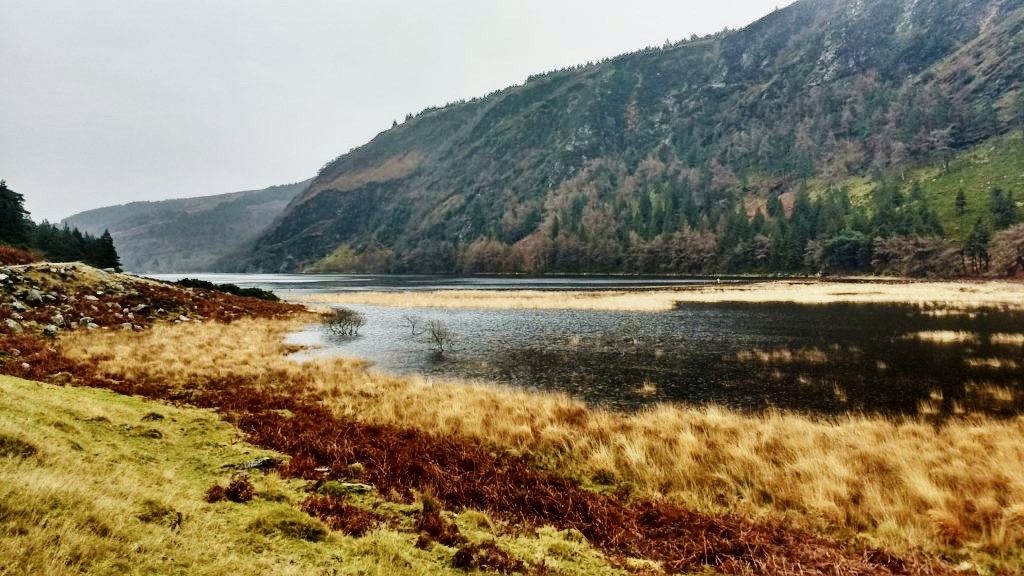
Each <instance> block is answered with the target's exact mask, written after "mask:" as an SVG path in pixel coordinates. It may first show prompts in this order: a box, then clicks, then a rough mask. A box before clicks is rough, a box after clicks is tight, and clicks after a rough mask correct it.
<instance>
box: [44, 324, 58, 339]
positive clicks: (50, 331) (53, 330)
mask: <svg viewBox="0 0 1024 576" xmlns="http://www.w3.org/2000/svg"><path fill="white" fill-rule="evenodd" d="M58 332H60V328H57V327H56V326H54V325H53V324H50V325H49V326H47V327H46V328H43V336H46V337H47V338H56V337H57V333H58Z"/></svg>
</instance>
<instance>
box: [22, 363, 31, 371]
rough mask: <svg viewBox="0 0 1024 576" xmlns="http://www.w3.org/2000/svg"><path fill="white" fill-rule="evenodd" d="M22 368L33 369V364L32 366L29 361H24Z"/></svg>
mask: <svg viewBox="0 0 1024 576" xmlns="http://www.w3.org/2000/svg"><path fill="white" fill-rule="evenodd" d="M21 369H22V370H31V369H32V366H30V365H29V363H28V362H22V363H21Z"/></svg>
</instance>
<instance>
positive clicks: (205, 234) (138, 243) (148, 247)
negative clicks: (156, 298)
mask: <svg viewBox="0 0 1024 576" xmlns="http://www.w3.org/2000/svg"><path fill="white" fill-rule="evenodd" d="M307 184H308V182H299V183H296V184H286V185H283V186H272V187H270V188H266V189H264V190H252V191H248V192H234V193H230V194H221V195H217V196H204V197H200V198H184V199H178V200H164V201H160V202H132V203H130V204H124V205H121V206H110V207H106V208H97V209H95V210H89V211H87V212H82V213H79V214H75V215H74V216H71V217H69V218H67V219H65V220H64V222H65V223H66V224H68V225H70V226H72V227H77V228H79V229H80V230H82V231H85V232H89V233H93V234H96V235H99V234H102V233H103V231H104V230H109V231H110V234H111V236H113V238H114V243H115V245H116V246H117V250H118V253H119V254H120V256H121V262H122V265H123V266H124V268H125V269H126V270H132V271H136V272H194V271H205V270H211V269H212V268H211V266H212V265H213V263H214V261H216V260H217V259H218V258H221V257H222V256H223V255H225V254H227V253H229V252H231V251H233V250H236V249H238V248H239V247H240V246H242V245H243V244H245V243H246V242H248V241H251V240H252V239H253V238H255V237H256V236H257V235H258V234H259V233H260V232H261V231H263V230H264V229H265V228H266V227H267V226H268V225H270V223H271V222H272V221H273V220H274V218H276V217H277V216H279V215H280V214H281V212H282V211H283V210H284V208H285V206H287V205H288V202H290V201H291V200H292V199H293V198H294V197H295V196H296V195H297V194H299V193H300V192H301V191H302V190H303V189H304V188H305V186H306V185H307Z"/></svg>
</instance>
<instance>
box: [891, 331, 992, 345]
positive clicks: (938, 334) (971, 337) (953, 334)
mask: <svg viewBox="0 0 1024 576" xmlns="http://www.w3.org/2000/svg"><path fill="white" fill-rule="evenodd" d="M902 338H903V339H905V340H920V341H922V342H932V343H934V344H963V343H965V342H977V341H978V339H979V337H978V335H977V334H975V333H974V332H963V331H955V330H926V331H924V332H912V333H910V334H905V335H903V336H902Z"/></svg>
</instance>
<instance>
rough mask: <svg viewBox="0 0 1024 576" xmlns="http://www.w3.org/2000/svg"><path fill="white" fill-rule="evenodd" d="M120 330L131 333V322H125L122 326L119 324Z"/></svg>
mask: <svg viewBox="0 0 1024 576" xmlns="http://www.w3.org/2000/svg"><path fill="white" fill-rule="evenodd" d="M121 330H123V331H125V332H131V331H132V323H131V322H125V323H124V324H121Z"/></svg>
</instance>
